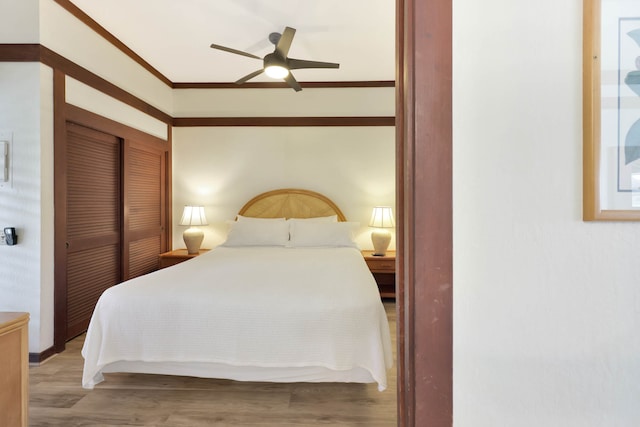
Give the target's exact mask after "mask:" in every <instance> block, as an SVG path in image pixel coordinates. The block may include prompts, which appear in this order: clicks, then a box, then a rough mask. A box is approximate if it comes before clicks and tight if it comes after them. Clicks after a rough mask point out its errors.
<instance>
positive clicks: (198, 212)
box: [180, 206, 208, 254]
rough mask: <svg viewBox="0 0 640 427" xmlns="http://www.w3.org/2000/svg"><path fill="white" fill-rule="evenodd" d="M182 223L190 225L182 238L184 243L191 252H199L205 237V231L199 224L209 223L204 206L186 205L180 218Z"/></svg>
mask: <svg viewBox="0 0 640 427" xmlns="http://www.w3.org/2000/svg"><path fill="white" fill-rule="evenodd" d="M180 225H188V226H189V228H187V229H186V230H185V231H184V233H182V238H183V239H184V244H185V245H187V252H188V253H189V254H197V253H199V252H200V245H201V244H202V240H203V239H204V232H203V231H202V230H200V229H199V228H198V227H197V226H198V225H208V224H207V217H205V215H204V206H185V207H184V211H183V212H182V218H181V219H180Z"/></svg>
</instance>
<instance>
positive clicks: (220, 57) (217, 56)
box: [71, 0, 395, 82]
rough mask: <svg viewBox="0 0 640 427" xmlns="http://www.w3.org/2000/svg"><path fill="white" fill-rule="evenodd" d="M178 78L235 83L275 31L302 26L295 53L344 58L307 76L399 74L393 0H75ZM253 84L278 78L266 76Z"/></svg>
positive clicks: (304, 78) (302, 75) (253, 66)
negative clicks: (222, 48) (236, 52)
mask: <svg viewBox="0 0 640 427" xmlns="http://www.w3.org/2000/svg"><path fill="white" fill-rule="evenodd" d="M71 1H72V2H73V3H74V4H75V5H76V6H78V7H79V8H80V9H82V11H84V12H85V13H86V14H87V15H89V16H90V17H91V18H93V19H94V20H95V21H97V22H98V23H99V24H100V25H102V26H103V27H104V28H105V29H107V30H108V31H109V32H110V33H112V34H113V35H114V36H116V37H117V38H118V39H119V40H120V41H122V42H123V43H124V44H126V45H127V46H128V47H129V48H131V49H132V50H133V51H134V52H136V53H137V54H138V55H140V56H141V57H142V58H143V59H144V60H145V61H147V62H148V63H149V64H151V66H153V67H154V68H155V69H156V70H158V71H159V72H160V73H162V74H163V75H164V76H165V77H167V78H168V79H169V80H171V81H172V82H234V81H236V80H237V79H239V78H240V77H242V76H244V75H246V74H249V73H250V72H252V71H255V70H258V69H260V68H262V61H260V60H257V59H252V58H247V57H244V56H240V55H234V54H231V53H227V52H223V51H218V50H215V49H211V48H210V47H209V45H210V44H211V43H216V44H219V45H223V46H227V47H231V48H234V49H238V50H242V51H246V52H249V53H252V54H254V55H257V56H259V57H263V56H264V55H266V54H267V53H270V52H272V51H273V45H272V44H271V43H270V42H269V41H268V36H269V33H271V32H280V33H281V32H282V31H283V30H284V27H285V26H289V27H293V28H295V29H296V30H297V32H296V35H295V37H294V39H293V44H292V45H291V49H290V50H289V56H290V57H292V58H297V59H307V60H314V61H327V62H338V63H339V64H340V68H339V69H337V70H335V69H305V70H295V71H294V73H293V74H294V76H295V77H296V79H297V80H298V81H300V82H310V81H370V80H371V81H374V80H394V79H395V1H394V0H315V1H311V0H179V1H177V0H134V1H131V0H103V1H98V0H71ZM251 81H252V82H265V81H272V80H270V79H269V78H268V77H266V76H264V75H261V76H259V77H257V78H255V79H253V80H251Z"/></svg>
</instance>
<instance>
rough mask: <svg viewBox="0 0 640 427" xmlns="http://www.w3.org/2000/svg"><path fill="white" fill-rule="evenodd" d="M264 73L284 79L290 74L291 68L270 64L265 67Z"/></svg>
mask: <svg viewBox="0 0 640 427" xmlns="http://www.w3.org/2000/svg"><path fill="white" fill-rule="evenodd" d="M264 73H265V74H266V75H267V76H269V77H271V78H272V79H284V78H285V77H287V76H288V75H289V70H287V69H286V68H285V67H283V66H281V65H269V66H267V67H265V69H264Z"/></svg>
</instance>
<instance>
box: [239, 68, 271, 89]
mask: <svg viewBox="0 0 640 427" xmlns="http://www.w3.org/2000/svg"><path fill="white" fill-rule="evenodd" d="M263 71H264V70H263V69H262V68H260V69H259V70H256V71H254V72H253V73H251V74H247V75H246V76H244V77H243V78H241V79H239V80H237V81H236V82H235V83H236V84H237V85H241V84H242V83H245V82H247V81H249V80H251V79H252V78H254V77H257V76H259V75H260V74H262V72H263Z"/></svg>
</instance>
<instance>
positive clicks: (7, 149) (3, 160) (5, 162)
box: [0, 130, 13, 189]
mask: <svg viewBox="0 0 640 427" xmlns="http://www.w3.org/2000/svg"><path fill="white" fill-rule="evenodd" d="M12 137H13V134H12V133H11V132H10V131H4V130H0V189H7V188H11V187H12V179H11V178H12V170H13V165H12V157H13V153H12V151H13V150H12V148H13V147H12V144H11V143H12V139H13V138H12Z"/></svg>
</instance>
